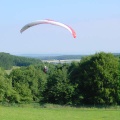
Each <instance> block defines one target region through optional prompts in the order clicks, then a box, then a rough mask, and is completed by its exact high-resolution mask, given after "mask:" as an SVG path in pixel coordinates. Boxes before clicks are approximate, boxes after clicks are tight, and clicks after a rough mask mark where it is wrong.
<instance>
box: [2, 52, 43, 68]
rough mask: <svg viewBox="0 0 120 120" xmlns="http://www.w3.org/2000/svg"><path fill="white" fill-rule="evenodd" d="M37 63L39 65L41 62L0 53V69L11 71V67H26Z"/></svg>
mask: <svg viewBox="0 0 120 120" xmlns="http://www.w3.org/2000/svg"><path fill="white" fill-rule="evenodd" d="M38 63H41V60H38V59H35V58H27V57H21V56H15V55H11V54H9V53H4V52H0V67H2V68H4V69H11V68H12V66H28V65H30V64H38Z"/></svg>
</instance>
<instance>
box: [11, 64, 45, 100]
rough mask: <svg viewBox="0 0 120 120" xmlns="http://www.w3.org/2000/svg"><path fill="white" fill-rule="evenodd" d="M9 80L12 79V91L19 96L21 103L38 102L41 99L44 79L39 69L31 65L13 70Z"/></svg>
mask: <svg viewBox="0 0 120 120" xmlns="http://www.w3.org/2000/svg"><path fill="white" fill-rule="evenodd" d="M10 78H11V79H12V86H13V89H14V90H15V91H17V93H18V94H19V96H20V101H21V102H22V101H23V102H31V101H36V102H38V101H39V100H40V98H42V91H43V90H44V88H45V87H44V85H45V83H46V78H45V74H44V73H43V71H42V70H41V69H40V68H39V67H34V66H32V65H31V66H28V67H21V68H19V69H14V70H13V71H12V72H11V74H10Z"/></svg>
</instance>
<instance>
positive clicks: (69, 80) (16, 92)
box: [0, 52, 120, 105]
mask: <svg viewBox="0 0 120 120" xmlns="http://www.w3.org/2000/svg"><path fill="white" fill-rule="evenodd" d="M119 60H120V59H119V57H115V56H114V55H113V54H111V53H104V52H100V53H96V54H95V55H91V56H86V57H84V58H82V59H81V61H80V62H72V63H71V64H56V65H54V64H48V63H44V64H45V65H46V66H47V67H48V71H47V73H45V72H44V71H43V68H44V64H43V63H41V64H36V65H35V64H31V65H29V66H23V67H20V68H18V69H14V70H12V72H11V73H10V74H9V75H8V74H6V72H5V71H4V69H2V68H0V102H9V103H28V102H39V103H53V104H61V105H120V61H119Z"/></svg>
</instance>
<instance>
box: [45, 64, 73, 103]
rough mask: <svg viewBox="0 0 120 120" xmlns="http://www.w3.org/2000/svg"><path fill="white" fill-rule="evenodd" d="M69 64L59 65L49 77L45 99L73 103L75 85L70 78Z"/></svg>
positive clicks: (50, 101) (46, 100)
mask: <svg viewBox="0 0 120 120" xmlns="http://www.w3.org/2000/svg"><path fill="white" fill-rule="evenodd" d="M66 67H68V66H67V65H63V66H62V65H58V66H56V69H55V71H54V72H51V74H50V75H49V78H48V82H47V86H46V89H45V91H44V101H45V102H49V103H55V104H72V101H71V98H72V95H73V92H74V87H73V86H72V85H71V84H70V81H69V79H68V71H67V68H66Z"/></svg>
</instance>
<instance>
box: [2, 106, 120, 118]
mask: <svg viewBox="0 0 120 120" xmlns="http://www.w3.org/2000/svg"><path fill="white" fill-rule="evenodd" d="M119 119H120V109H111V108H110V109H103V108H102V109H97V108H90V109H89V108H72V107H61V108H38V107H37V108H33V107H4V106H0V120H119Z"/></svg>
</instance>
